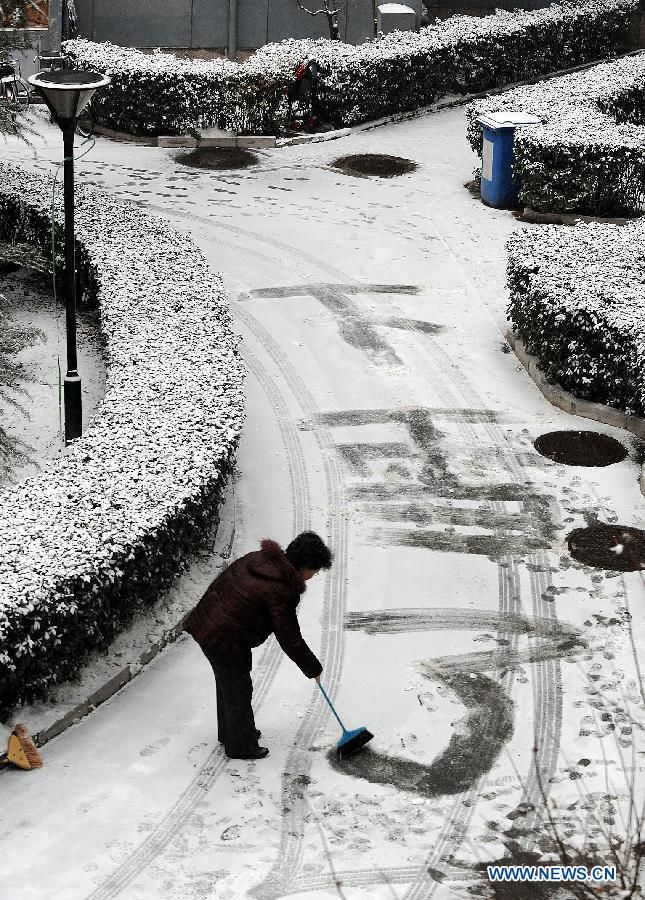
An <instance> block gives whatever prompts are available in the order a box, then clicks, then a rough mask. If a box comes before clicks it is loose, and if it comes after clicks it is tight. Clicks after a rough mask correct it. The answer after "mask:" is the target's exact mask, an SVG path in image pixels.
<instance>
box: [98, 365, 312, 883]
mask: <svg viewBox="0 0 645 900" xmlns="http://www.w3.org/2000/svg"><path fill="white" fill-rule="evenodd" d="M244 359H245V363H246V365H247V366H248V367H249V369H250V371H251V372H252V373H253V375H254V376H255V377H256V378H257V380H258V382H259V383H260V385H261V387H262V389H263V390H264V392H265V394H266V396H267V399H268V401H269V403H270V404H271V407H272V409H273V411H274V414H275V416H276V419H277V421H278V425H279V429H280V434H281V438H282V442H283V445H284V447H285V453H286V457H287V464H288V467H289V474H290V481H291V487H292V495H293V527H294V529H298V530H301V531H302V530H306V529H307V527H308V525H309V515H310V513H309V511H310V508H311V502H310V492H309V485H308V478H307V472H306V466H305V459H304V453H303V450H302V446H301V443H300V438H299V434H298V431H297V429H296V427H295V426H294V425H293V423H292V421H291V419H290V416H289V415H288V411H287V406H286V403H285V401H284V397H283V396H282V394H281V393H280V391H279V389H278V388H277V387H276V385H275V383H274V382H273V380H272V379H271V377H270V375H269V374H268V372H267V371H266V369H265V368H264V367H263V365H262V364H261V362H260V361H259V360H258V359H256V358H254V357H252V356H250V355H249V354H248V353H245V356H244ZM282 659H283V654H282V651H281V650H280V648H279V647H278V646H277V643H276V642H275V640H272V641H271V642H270V643H269V645H268V646H267V647H266V649H265V650H264V651H263V653H262V654H261V657H260V660H259V661H258V665H257V673H258V677H257V678H256V679H255V683H254V708H255V709H259V708H260V707H261V705H262V703H263V702H264V700H265V699H266V695H267V694H268V692H269V689H270V687H271V684H272V682H273V679H274V678H275V675H276V672H277V670H278V668H279V666H280V663H281V662H282ZM227 763H228V760H227V758H226V757H225V756H223V754H222V751H221V750H220V749H215V750H214V751H213V752H212V753H211V754H210V756H209V757H208V759H207V761H206V763H205V765H204V766H202V768H201V770H200V771H199V772H198V774H197V775H196V776H195V778H194V779H193V780H192V782H191V783H190V784H189V785H188V786H187V787H186V789H185V790H184V791H183V792H182V794H181V796H180V797H179V798H178V800H177V801H176V802H175V803H174V804H173V806H172V807H171V809H170V810H169V811H168V812H167V813H166V815H165V816H164V817H163V819H162V820H161V822H160V823H159V825H158V826H157V827H156V828H155V830H154V831H153V832H152V833H151V834H150V835H149V837H148V838H147V839H146V840H145V841H144V842H143V844H141V845H140V846H139V847H138V848H137V849H136V850H135V851H134V852H133V853H132V854H130V855H129V856H128V858H127V859H126V860H125V861H124V862H122V863H121V865H120V866H119V867H118V869H117V870H116V872H114V873H113V874H112V875H110V876H109V877H108V878H107V879H106V880H105V881H104V882H103V883H102V884H101V885H99V887H97V888H96V889H95V890H94V891H93V892H92V893H91V894H90V895H89V896H88V898H87V900H110V898H114V897H117V896H118V895H119V894H120V893H121V892H122V891H123V890H124V889H125V888H126V887H127V885H128V884H130V883H131V882H132V881H133V880H134V879H135V878H136V877H137V876H138V875H139V874H140V873H141V872H142V871H143V870H144V869H146V868H147V867H148V866H149V865H150V864H151V863H152V861H153V860H154V859H155V858H156V857H157V856H159V854H160V853H162V852H163V851H164V850H165V848H166V847H167V846H168V844H169V843H170V842H171V841H172V840H173V839H174V838H175V836H176V835H177V833H178V832H179V831H180V830H181V828H182V827H183V826H184V824H185V823H186V821H187V820H188V819H189V818H190V816H191V815H192V814H193V812H194V809H195V805H196V804H197V803H199V802H200V800H201V798H202V797H203V795H204V794H206V793H208V792H209V791H210V790H211V788H212V787H213V785H214V784H215V782H216V781H217V780H218V778H219V777H220V776H221V775H222V773H223V772H224V770H225V769H226V766H227Z"/></svg>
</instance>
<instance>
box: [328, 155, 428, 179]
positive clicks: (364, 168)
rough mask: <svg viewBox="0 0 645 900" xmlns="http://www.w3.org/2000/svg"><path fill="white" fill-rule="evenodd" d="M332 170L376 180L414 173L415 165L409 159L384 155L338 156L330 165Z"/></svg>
mask: <svg viewBox="0 0 645 900" xmlns="http://www.w3.org/2000/svg"><path fill="white" fill-rule="evenodd" d="M331 165H332V168H334V169H340V171H341V172H344V173H345V174H346V175H355V176H356V177H358V178H365V177H369V176H376V177H377V178H394V176H395V175H405V174H406V173H407V172H414V170H415V169H416V168H417V164H416V163H415V162H412V160H411V159H404V158H403V157H401V156H387V154H384V153H359V154H356V155H355V156H339V157H338V159H335V160H334V162H333V163H332V164H331Z"/></svg>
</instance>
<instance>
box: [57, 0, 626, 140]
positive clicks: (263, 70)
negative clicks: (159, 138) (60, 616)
mask: <svg viewBox="0 0 645 900" xmlns="http://www.w3.org/2000/svg"><path fill="white" fill-rule="evenodd" d="M636 8H637V0H567V2H563V3H561V4H553V5H552V6H550V7H548V8H546V9H541V10H538V11H536V12H524V11H515V12H504V11H498V13H497V14H496V15H494V16H485V17H479V16H453V17H452V18H450V19H446V20H444V21H439V20H438V21H437V23H436V24H435V25H431V26H429V27H427V28H423V29H422V30H421V31H420V32H419V33H416V32H394V33H393V34H389V35H385V36H381V37H380V38H377V39H376V40H373V41H368V42H366V43H365V44H362V45H360V46H358V47H354V46H351V45H349V44H342V43H340V42H338V41H329V40H324V39H320V40H303V41H297V40H287V41H282V42H280V43H277V44H268V45H267V46H266V47H263V48H261V49H260V50H259V51H258V52H257V53H255V54H254V55H253V56H252V57H251V58H250V59H248V60H247V61H246V62H245V63H243V64H241V65H238V64H237V63H232V62H229V61H228V60H215V61H211V62H205V61H189V62H185V61H180V60H178V59H177V58H176V57H174V56H169V55H167V54H163V53H161V52H155V53H152V54H144V53H141V52H140V51H137V50H131V49H128V48H124V47H116V46H114V45H112V44H96V43H92V42H90V41H86V40H75V41H67V42H66V43H65V44H64V45H63V52H64V54H65V57H66V61H67V64H68V65H71V66H74V67H76V68H81V69H95V70H98V71H100V72H105V73H107V74H108V75H110V77H111V78H112V84H111V85H110V86H109V87H108V88H105V89H103V90H101V91H99V92H98V93H97V94H96V95H95V99H94V100H93V106H94V110H95V113H96V116H97V119H98V121H100V122H101V123H102V124H103V125H106V126H109V127H110V128H114V129H116V130H118V131H125V132H129V133H131V134H138V135H159V134H167V135H172V134H182V133H191V132H195V131H198V130H199V129H200V128H205V127H209V126H214V125H217V126H219V127H220V128H225V129H228V130H232V131H235V132H237V133H239V134H248V133H256V134H268V133H272V134H275V133H278V132H279V131H280V129H281V128H283V127H285V126H286V125H287V115H288V108H287V103H286V97H285V89H286V87H287V85H288V84H289V83H290V82H291V80H292V79H293V72H294V68H295V66H296V65H297V64H298V63H299V62H300V61H302V60H303V59H310V58H315V59H318V60H319V61H320V62H321V63H322V64H323V65H324V66H325V67H327V68H328V69H330V74H329V75H328V76H326V77H325V78H324V79H323V81H322V83H321V86H320V90H319V113H320V116H321V117H322V118H323V119H324V120H325V121H327V122H328V123H330V124H332V125H334V126H349V125H356V124H359V123H360V122H366V121H369V120H371V119H375V118H379V117H381V116H385V115H389V114H392V113H396V112H402V111H409V110H413V109H417V108H419V107H423V106H427V105H428V104H430V103H432V102H434V101H435V100H436V99H437V98H438V97H441V96H445V95H446V94H464V93H469V92H471V91H482V90H486V89H488V88H493V87H499V86H501V85H504V84H508V83H511V82H513V81H518V80H520V79H526V78H532V77H537V76H539V75H542V74H546V73H548V72H552V71H554V70H558V69H563V68H569V67H572V66H576V65H579V64H581V63H585V62H589V61H591V60H594V59H599V58H603V57H607V56H611V55H613V54H615V52H616V49H617V46H618V44H619V43H620V41H621V39H622V38H623V37H624V36H625V35H626V33H627V29H628V26H629V21H630V16H631V14H632V13H633V12H634V11H635V9H636Z"/></svg>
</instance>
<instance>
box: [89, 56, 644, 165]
mask: <svg viewBox="0 0 645 900" xmlns="http://www.w3.org/2000/svg"><path fill="white" fill-rule="evenodd" d="M642 53H645V49H641V50H630V51H627V52H625V53H620V54H618V55H617V56H615V57H611V59H598V60H594V61H593V62H589V63H584V64H583V65H581V66H574V67H573V68H571V69H560V70H558V71H557V72H549V73H547V74H545V75H539V76H538V77H537V78H529V79H528V80H527V81H516V82H513V83H512V84H505V85H504V86H503V87H500V88H491V89H490V90H487V91H478V92H477V93H475V94H466V95H465V96H463V97H455V98H454V99H452V100H443V101H438V102H437V103H432V104H430V105H429V106H422V107H420V108H419V109H413V110H408V111H407V112H400V113H392V114H391V115H389V116H384V117H383V118H381V119H373V120H372V121H370V122H362V123H361V124H360V125H351V126H348V127H346V128H337V129H335V130H333V131H324V132H321V133H319V134H302V135H296V136H295V137H290V138H279V137H277V136H275V135H261V134H249V135H236V134H232V133H228V134H222V135H221V136H216V137H215V136H211V137H208V136H206V137H203V138H201V137H200V138H195V137H190V136H188V135H160V136H159V137H156V138H155V137H150V138H146V137H137V136H135V135H130V134H127V133H126V132H122V131H112V129H110V128H106V127H104V126H103V125H95V126H94V131H95V132H96V134H101V135H103V136H104V137H107V138H111V139H112V140H116V141H129V142H131V143H134V144H143V145H145V146H148V147H167V148H172V147H190V148H195V147H222V148H224V147H226V148H229V149H233V148H248V149H253V148H255V149H260V148H267V149H278V148H282V147H293V146H296V145H298V144H316V143H321V142H323V141H335V140H338V138H342V137H348V136H349V135H351V134H360V133H361V132H362V131H369V130H370V129H372V128H378V127H379V126H381V125H388V124H390V123H392V122H402V121H406V120H408V119H415V118H417V117H418V116H423V115H428V114H430V113H435V112H440V111H441V110H444V109H454V108H455V107H457V106H466V105H467V104H468V103H470V102H471V101H472V100H480V99H483V98H484V97H494V96H495V95H496V94H503V93H505V92H506V91H510V90H513V89H514V88H518V87H524V86H525V85H529V84H538V83H539V82H540V81H550V80H551V79H553V78H561V77H562V76H563V75H572V74H573V73H574V72H582V71H584V70H585V69H591V68H593V67H594V66H599V65H601V64H602V63H606V62H612V61H614V60H615V59H622V58H623V57H626V56H638V55H640V54H642Z"/></svg>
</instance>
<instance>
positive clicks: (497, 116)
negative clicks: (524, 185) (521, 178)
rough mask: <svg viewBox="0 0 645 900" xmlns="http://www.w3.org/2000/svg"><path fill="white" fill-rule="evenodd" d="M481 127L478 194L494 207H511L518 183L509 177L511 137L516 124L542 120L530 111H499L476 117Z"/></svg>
mask: <svg viewBox="0 0 645 900" xmlns="http://www.w3.org/2000/svg"><path fill="white" fill-rule="evenodd" d="M475 121H476V122H477V124H478V125H481V126H482V131H483V132H484V144H483V149H482V180H481V196H482V200H483V202H484V203H486V204H488V206H494V207H495V208H496V209H515V207H516V206H517V195H518V193H519V188H520V186H519V184H518V182H517V180H516V179H515V178H513V169H512V166H513V139H514V137H515V129H516V128H517V126H518V125H541V124H542V119H540V118H538V116H533V115H531V114H530V113H520V112H499V113H489V114H488V115H485V116H478V118H477V119H476V120H475Z"/></svg>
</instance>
